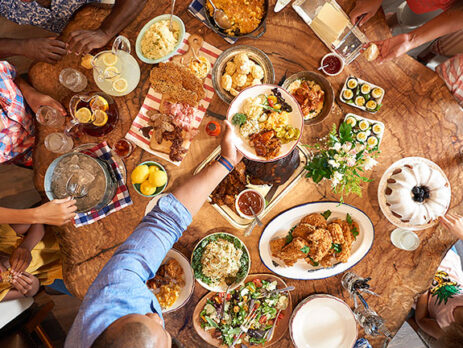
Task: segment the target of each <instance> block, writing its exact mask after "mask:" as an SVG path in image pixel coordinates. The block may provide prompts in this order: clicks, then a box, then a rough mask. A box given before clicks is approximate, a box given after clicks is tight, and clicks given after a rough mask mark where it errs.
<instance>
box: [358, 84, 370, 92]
mask: <svg viewBox="0 0 463 348" xmlns="http://www.w3.org/2000/svg"><path fill="white" fill-rule="evenodd" d="M370 91H371V86H370V85H369V84H368V83H364V84H362V85H361V86H360V92H362V94H368V93H370Z"/></svg>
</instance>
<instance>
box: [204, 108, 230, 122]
mask: <svg viewBox="0 0 463 348" xmlns="http://www.w3.org/2000/svg"><path fill="white" fill-rule="evenodd" d="M207 114H208V115H209V116H212V117H215V118H217V119H219V120H221V121H225V120H226V119H227V118H226V117H225V116H224V115H221V114H218V113H216V112H214V111H211V110H207Z"/></svg>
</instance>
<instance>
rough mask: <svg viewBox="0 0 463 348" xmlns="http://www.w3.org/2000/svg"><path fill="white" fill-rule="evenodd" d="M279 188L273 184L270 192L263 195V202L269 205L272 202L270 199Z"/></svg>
mask: <svg viewBox="0 0 463 348" xmlns="http://www.w3.org/2000/svg"><path fill="white" fill-rule="evenodd" d="M279 187H280V185H278V184H274V185H273V186H272V187H271V188H270V190H269V191H268V192H267V194H266V195H265V201H266V202H267V203H268V204H270V202H271V201H272V198H273V196H275V193H276V192H277V190H278V188H279Z"/></svg>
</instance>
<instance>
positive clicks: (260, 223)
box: [249, 206, 263, 226]
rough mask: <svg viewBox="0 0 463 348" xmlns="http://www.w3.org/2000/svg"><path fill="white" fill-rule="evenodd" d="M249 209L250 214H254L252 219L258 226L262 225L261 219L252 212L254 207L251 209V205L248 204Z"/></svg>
mask: <svg viewBox="0 0 463 348" xmlns="http://www.w3.org/2000/svg"><path fill="white" fill-rule="evenodd" d="M249 209H251V213H252V216H254V219H255V220H256V222H257V224H258V225H259V226H262V225H263V223H262V221H260V219H259V218H258V217H257V215H256V213H255V212H254V209H252V207H251V206H249Z"/></svg>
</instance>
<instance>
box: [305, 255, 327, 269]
mask: <svg viewBox="0 0 463 348" xmlns="http://www.w3.org/2000/svg"><path fill="white" fill-rule="evenodd" d="M309 261H310V260H309ZM309 261H307V262H309ZM309 263H310V262H309ZM320 266H322V267H332V266H333V254H332V253H328V254H326V255H325V257H324V258H323V259H321V260H320Z"/></svg>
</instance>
